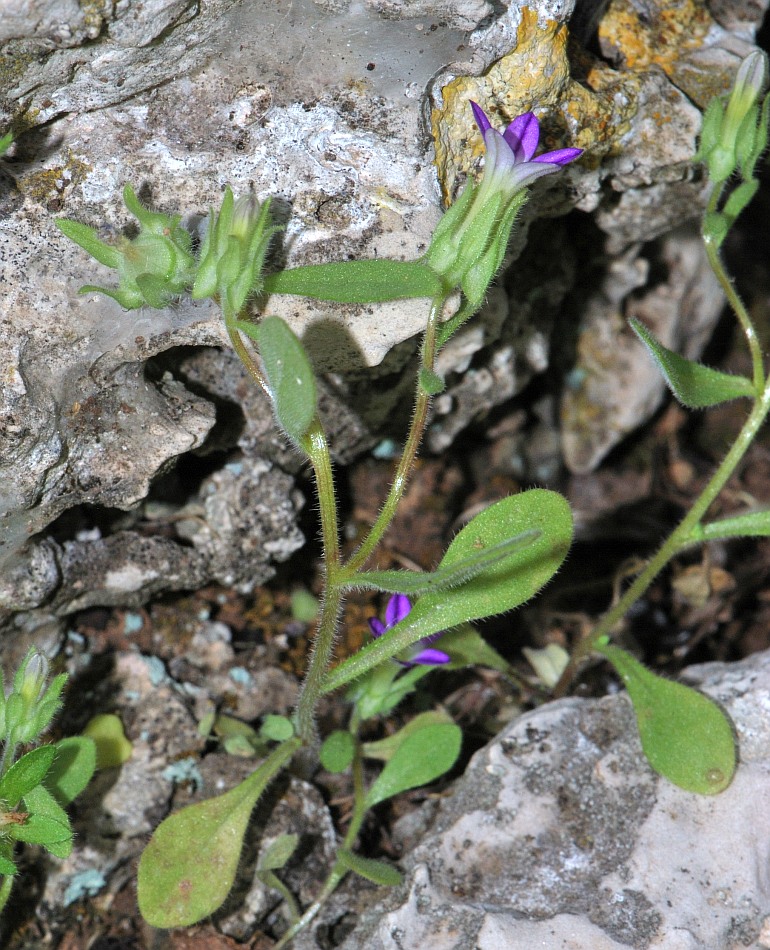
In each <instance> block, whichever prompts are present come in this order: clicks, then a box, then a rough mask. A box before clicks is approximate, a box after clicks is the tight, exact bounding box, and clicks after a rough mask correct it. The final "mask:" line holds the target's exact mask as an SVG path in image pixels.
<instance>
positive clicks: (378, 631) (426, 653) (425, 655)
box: [369, 594, 450, 666]
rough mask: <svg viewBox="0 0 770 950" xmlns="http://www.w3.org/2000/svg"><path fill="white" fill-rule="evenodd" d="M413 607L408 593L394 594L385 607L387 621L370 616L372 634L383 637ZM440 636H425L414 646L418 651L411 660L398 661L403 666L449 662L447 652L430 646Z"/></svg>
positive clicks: (434, 664)
mask: <svg viewBox="0 0 770 950" xmlns="http://www.w3.org/2000/svg"><path fill="white" fill-rule="evenodd" d="M411 609H412V604H411V603H410V601H409V598H408V597H407V596H406V594H394V595H393V596H392V597H391V598H390V600H389V601H388V606H387V607H386V608H385V623H383V622H382V621H381V620H380V619H379V618H378V617H370V618H369V629H370V630H371V631H372V636H373V637H381V636H382V635H383V633H385V631H386V630H390V628H391V627H395V625H396V624H397V623H400V622H401V621H402V620H403V619H404V617H406V616H407V614H408V613H409V611H410V610H411ZM440 636H441V634H440V633H434V634H431V636H429V637H423V638H422V640H420V641H419V643H417V644H415V646H414V647H413V648H412V649H413V650H417V652H416V653H414V654H413V655H412V657H411V658H410V659H409V660H397V661H396V662H397V663H400V664H401V665H402V666H440V665H441V664H442V663H449V660H450V657H449V656H448V655H447V654H446V653H443V652H442V651H441V650H434V649H433V648H432V647H430V646H429V644H431V643H435V641H436V640H438V638H439V637H440ZM421 644H426V645H427V646H426V648H425V649H423V650H421V649H419V648H420V645H421Z"/></svg>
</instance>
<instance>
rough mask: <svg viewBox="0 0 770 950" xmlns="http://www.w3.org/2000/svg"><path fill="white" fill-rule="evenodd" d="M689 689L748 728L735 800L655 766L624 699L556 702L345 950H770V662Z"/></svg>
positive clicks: (492, 765) (463, 785) (478, 773)
mask: <svg viewBox="0 0 770 950" xmlns="http://www.w3.org/2000/svg"><path fill="white" fill-rule="evenodd" d="M684 678H685V680H686V681H687V682H688V683H690V684H691V685H696V686H698V687H699V688H701V689H703V690H704V692H706V693H707V694H709V695H710V696H712V697H714V698H715V699H717V700H718V701H719V702H720V703H721V704H722V705H723V706H724V708H725V709H726V710H727V711H728V712H729V713H730V715H731V717H732V719H733V722H734V723H735V728H736V732H737V738H738V743H739V750H740V766H739V768H738V771H737V773H736V776H735V779H734V781H733V783H732V784H731V785H730V787H729V788H728V789H727V790H726V791H725V792H724V793H723V794H721V795H718V796H715V797H701V796H697V795H692V794H689V793H685V792H682V791H680V790H679V789H676V788H675V787H673V786H672V785H670V784H669V783H667V782H666V781H665V780H663V779H660V778H659V777H657V776H656V775H655V774H654V773H653V772H652V771H651V770H650V768H649V766H648V765H647V764H646V762H645V760H644V758H643V757H642V753H641V748H640V746H639V741H638V736H637V733H636V728H635V721H634V716H633V711H632V707H631V705H630V702H629V701H628V699H627V697H626V695H625V694H620V695H615V696H608V697H606V698H604V699H601V700H589V701H585V700H579V699H568V700H562V701H560V702H556V703H552V704H550V705H548V706H545V707H543V708H541V709H538V710H536V711H534V712H532V713H529V714H527V715H525V716H522V717H521V718H519V719H517V720H516V721H515V722H513V723H512V725H511V726H510V727H509V728H508V729H507V730H506V731H505V732H503V733H502V734H501V735H500V736H498V737H497V739H495V740H494V741H493V742H492V743H490V744H489V745H488V746H487V747H486V748H484V749H483V750H482V751H480V752H479V753H477V754H476V756H474V758H473V759H472V760H471V764H470V765H469V767H468V769H467V771H466V773H465V775H464V776H463V778H462V779H461V780H460V781H458V782H457V784H456V786H455V788H454V789H453V791H452V793H451V794H450V795H449V796H447V797H445V798H443V799H442V800H441V803H440V805H439V807H438V810H437V812H436V815H435V819H434V821H433V824H432V828H431V831H430V833H429V834H428V835H427V836H425V837H424V838H423V839H422V840H421V841H420V843H419V844H418V846H417V847H416V849H415V850H414V851H413V852H411V853H410V854H409V855H408V857H407V858H406V861H405V863H406V865H407V867H408V868H409V873H408V876H407V880H406V882H405V884H404V885H403V886H402V887H401V888H400V889H399V890H398V891H397V892H394V893H393V894H391V895H389V896H386V897H385V898H384V899H383V900H382V901H381V902H380V903H379V904H376V905H374V906H373V907H372V908H371V909H370V911H369V912H368V913H366V914H365V915H364V918H363V920H362V922H361V923H360V924H359V926H358V927H357V928H356V930H355V931H354V932H353V934H352V935H351V936H350V937H349V938H348V939H347V941H346V942H345V943H344V945H343V946H344V950H358V948H360V947H367V948H371V950H386V948H387V950H417V948H419V947H430V948H431V950H499V948H502V947H505V948H506V950H532V948H533V947H538V948H542V950H567V948H573V950H621V948H629V947H633V948H636V950H642V948H645V950H646V948H660V950H704V948H706V947H707V948H708V950H733V948H736V947H752V948H755V950H760V948H763V947H768V946H770V879H769V877H768V869H769V868H770V824H768V822H767V821H766V820H765V818H766V814H767V802H768V801H770V757H769V756H768V750H769V749H770V653H764V654H757V655H754V656H752V657H750V658H749V659H747V660H745V661H743V662H741V663H736V664H733V665H730V666H725V665H722V664H709V665H705V666H700V667H692V668H690V669H689V670H687V671H686V673H685V677H684ZM308 945H309V944H308Z"/></svg>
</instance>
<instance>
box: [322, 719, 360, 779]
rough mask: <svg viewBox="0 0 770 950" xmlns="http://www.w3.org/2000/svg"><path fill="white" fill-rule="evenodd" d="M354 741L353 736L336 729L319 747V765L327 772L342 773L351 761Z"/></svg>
mask: <svg viewBox="0 0 770 950" xmlns="http://www.w3.org/2000/svg"><path fill="white" fill-rule="evenodd" d="M355 752H356V741H355V739H354V738H353V736H352V735H351V734H350V733H349V732H346V731H344V730H342V729H338V730H336V731H335V732H333V733H332V734H331V735H330V736H328V737H327V738H326V740H325V741H324V743H323V745H322V746H321V752H320V755H319V757H320V759H321V765H322V766H323V767H324V768H325V769H326V771H327V772H344V771H345V769H346V768H347V767H348V766H349V765H350V763H351V762H352V761H353V756H354V755H355Z"/></svg>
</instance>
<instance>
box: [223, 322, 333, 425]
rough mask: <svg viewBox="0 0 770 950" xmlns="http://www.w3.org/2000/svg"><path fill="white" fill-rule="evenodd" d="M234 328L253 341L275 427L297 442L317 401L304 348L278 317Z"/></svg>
mask: <svg viewBox="0 0 770 950" xmlns="http://www.w3.org/2000/svg"><path fill="white" fill-rule="evenodd" d="M236 327H237V329H238V330H240V331H241V332H242V333H245V334H246V335H247V336H249V337H251V338H252V339H253V340H256V341H257V343H258V345H259V355H260V356H261V357H262V362H263V364H264V367H265V373H266V374H267V381H268V384H269V386H270V392H271V393H272V397H273V408H274V409H275V415H276V418H277V419H278V423H279V424H280V426H281V428H282V429H283V430H284V431H285V432H286V434H287V435H288V436H289V437H290V438H291V439H293V440H294V441H295V442H299V441H300V440H301V439H302V437H303V436H304V435H305V433H306V432H307V430H308V429H309V428H310V423H311V422H312V421H313V417H314V416H315V411H316V398H317V397H316V383H315V376H314V375H313V367H312V366H311V365H310V360H309V359H308V356H307V353H306V352H305V348H304V347H303V346H302V343H301V342H300V340H299V338H298V337H297V335H296V334H295V333H294V331H293V330H292V329H291V328H290V327H289V325H288V323H286V322H285V321H284V320H281V318H280V317H265V318H264V319H263V320H261V321H260V322H259V323H258V324H256V325H255V324H252V323H246V322H245V321H242V320H241V321H238V323H236Z"/></svg>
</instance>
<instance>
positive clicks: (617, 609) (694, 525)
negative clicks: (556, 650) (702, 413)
mask: <svg viewBox="0 0 770 950" xmlns="http://www.w3.org/2000/svg"><path fill="white" fill-rule="evenodd" d="M768 412H770V382H768V383H766V384H765V388H764V391H763V392H762V393H761V395H760V397H759V398H758V399H756V401H755V402H754V406H753V408H752V410H751V413H750V415H749V417H748V419H747V420H746V421H745V423H744V424H743V428H742V429H741V431H740V433H739V434H738V437H737V438H736V440H735V442H734V443H733V445H732V446H731V448H730V451H729V452H728V453H727V455H726V456H725V458H724V459H723V461H722V463H721V464H720V465H719V467H718V468H717V470H716V471H715V472H714V474H713V475H712V477H711V479H710V481H709V482H708V484H707V485H706V487H705V488H704V489H703V491H702V492H701V493H700V495H699V496H698V498H697V499H696V501H695V503H694V504H693V506H692V508H690V510H689V511H688V512H687V514H686V515H685V516H684V518H683V519H682V520H681V521H680V523H679V525H678V526H677V527H676V528H675V529H674V531H673V532H672V533H671V534H670V535H669V536H668V538H667V539H666V541H664V543H663V544H662V545H661V547H660V548H659V549H658V551H657V553H656V554H655V555H654V556H653V557H652V558H651V559H650V560H649V561H648V562H647V565H646V567H645V568H644V569H643V570H642V571H641V572H640V573H639V574H638V575H637V576H636V578H635V579H634V581H633V583H632V584H631V585H630V586H629V587H628V589H627V590H626V591H625V593H624V594H623V596H622V597H621V598H620V599H619V600H618V602H617V603H616V604H615V606H614V607H612V608H610V610H608V611H607V613H605V614H604V616H603V617H602V619H601V620H600V621H599V623H598V624H597V625H596V627H595V628H594V630H593V631H592V633H591V636H590V637H586V639H585V640H583V641H581V642H580V643H579V644H578V645H577V647H576V648H575V651H574V653H573V654H572V658H571V659H570V662H569V664H568V666H567V668H566V669H565V670H564V673H563V674H562V676H561V678H560V679H559V682H558V683H557V684H556V686H555V688H554V696H556V697H559V696H563V695H564V694H565V693H566V691H567V689H568V687H569V684H570V682H571V681H572V678H573V676H574V675H575V672H576V670H577V669H578V667H579V666H580V664H581V663H582V661H583V660H584V659H585V658H586V657H587V656H588V655H589V654H590V653H591V652H592V651H593V649H594V646H595V645H596V643H597V642H598V641H599V640H600V639H601V638H603V637H607V636H609V635H610V634H612V632H613V630H614V628H615V625H616V624H617V623H618V622H619V621H620V620H621V618H622V617H623V616H624V615H625V614H626V612H627V611H628V609H629V608H630V607H631V605H632V604H633V603H634V602H635V601H636V600H638V598H639V597H641V596H642V594H644V592H645V591H646V590H647V588H648V587H649V586H650V584H651V583H652V582H653V580H654V579H655V577H656V576H657V575H658V574H659V573H660V571H661V570H663V568H664V567H665V566H666V564H668V562H669V561H670V560H671V558H673V557H674V556H675V555H677V554H678V553H679V552H680V551H682V550H684V549H685V548H687V547H689V546H690V545H691V544H692V543H693V542H694V541H697V540H698V539H699V537H701V536H702V530H703V529H702V526H701V519H702V518H703V516H704V515H705V514H706V512H707V510H708V509H709V507H710V506H711V504H712V502H713V501H714V500H715V499H716V497H717V495H718V494H719V492H720V491H721V490H722V489H723V488H724V486H725V484H726V482H727V480H728V479H729V478H730V476H731V475H732V474H733V472H734V471H735V469H736V467H737V466H738V464H739V463H740V461H741V459H742V458H743V456H744V455H745V454H746V451H747V450H748V448H749V446H750V445H751V443H752V441H753V440H754V438H755V436H756V434H757V432H758V431H759V429H760V427H761V425H762V423H763V422H764V421H765V418H766V417H767V414H768Z"/></svg>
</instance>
